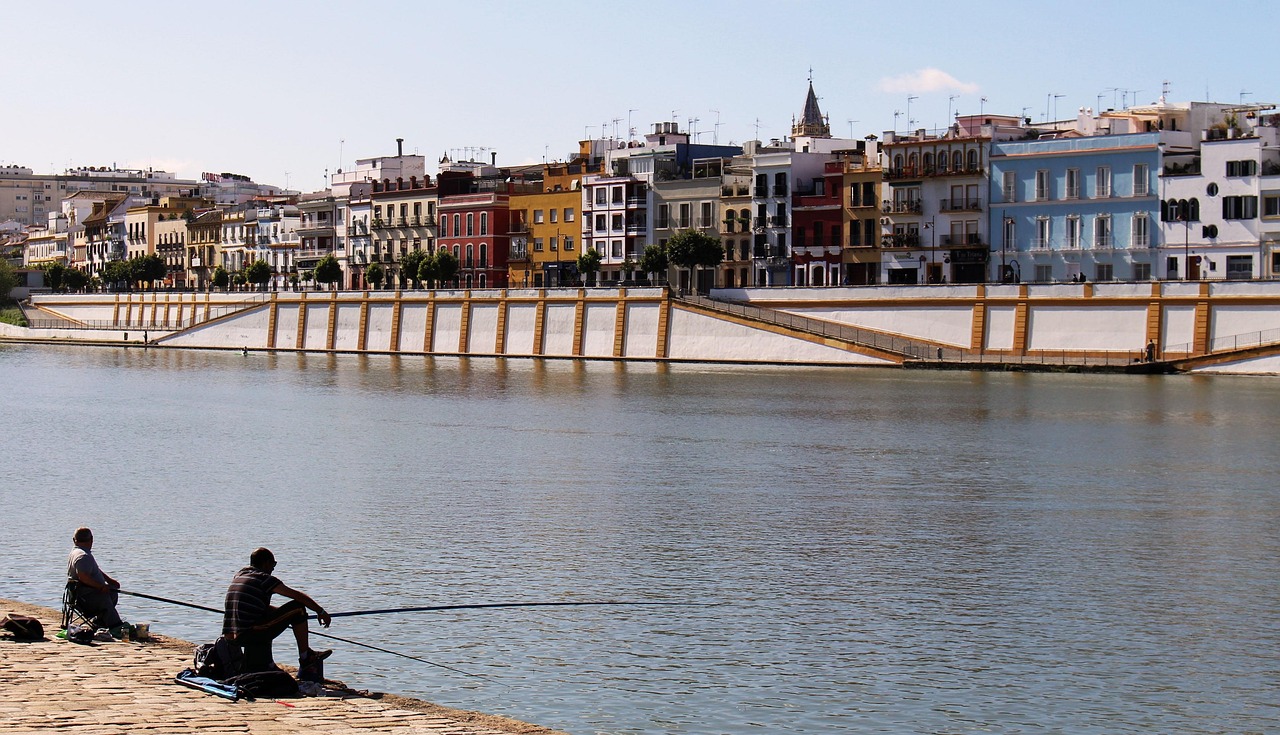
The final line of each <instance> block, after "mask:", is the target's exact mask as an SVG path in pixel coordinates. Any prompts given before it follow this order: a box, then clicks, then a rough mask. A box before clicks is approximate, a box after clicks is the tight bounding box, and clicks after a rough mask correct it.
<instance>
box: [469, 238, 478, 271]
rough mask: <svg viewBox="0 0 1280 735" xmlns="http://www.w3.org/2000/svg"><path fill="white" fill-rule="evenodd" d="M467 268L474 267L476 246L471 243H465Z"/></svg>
mask: <svg viewBox="0 0 1280 735" xmlns="http://www.w3.org/2000/svg"><path fill="white" fill-rule="evenodd" d="M467 267H468V268H474V267H476V246H475V245H473V244H471V243H467Z"/></svg>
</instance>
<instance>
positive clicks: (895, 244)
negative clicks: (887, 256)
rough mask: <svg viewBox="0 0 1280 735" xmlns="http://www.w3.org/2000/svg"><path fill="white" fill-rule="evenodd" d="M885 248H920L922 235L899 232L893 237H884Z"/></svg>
mask: <svg viewBox="0 0 1280 735" xmlns="http://www.w3.org/2000/svg"><path fill="white" fill-rule="evenodd" d="M883 242H884V246H885V247H887V248H915V247H920V233H918V232H905V233H904V232H899V233H894V234H892V235H885V236H884V240H883Z"/></svg>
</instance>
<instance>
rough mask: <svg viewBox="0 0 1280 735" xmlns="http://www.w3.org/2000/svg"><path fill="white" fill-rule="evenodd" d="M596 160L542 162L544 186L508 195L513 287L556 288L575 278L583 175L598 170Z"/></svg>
mask: <svg viewBox="0 0 1280 735" xmlns="http://www.w3.org/2000/svg"><path fill="white" fill-rule="evenodd" d="M600 171H601V167H600V164H599V163H595V164H591V163H587V162H586V160H585V159H581V158H580V159H575V160H574V161H573V162H571V163H551V164H547V165H545V166H543V167H542V190H541V191H538V192H536V193H531V194H512V196H511V205H510V206H511V225H510V227H511V233H510V234H511V251H510V255H509V256H508V258H507V273H508V281H507V282H508V283H509V284H510V286H511V288H544V287H545V288H555V287H558V286H569V285H574V284H577V282H578V263H577V261H578V255H579V254H580V253H581V243H580V242H579V236H580V234H581V230H582V228H581V224H580V223H579V222H578V216H579V214H580V212H579V209H580V208H581V206H582V177H583V176H585V175H588V174H598V173H600Z"/></svg>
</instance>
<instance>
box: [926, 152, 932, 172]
mask: <svg viewBox="0 0 1280 735" xmlns="http://www.w3.org/2000/svg"><path fill="white" fill-rule="evenodd" d="M924 171H925V173H933V154H932V153H926V154H924Z"/></svg>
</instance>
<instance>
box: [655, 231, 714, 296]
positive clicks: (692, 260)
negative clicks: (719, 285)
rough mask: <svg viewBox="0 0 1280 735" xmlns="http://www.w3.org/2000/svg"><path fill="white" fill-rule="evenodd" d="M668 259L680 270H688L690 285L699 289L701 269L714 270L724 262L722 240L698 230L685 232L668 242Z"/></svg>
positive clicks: (678, 233)
mask: <svg viewBox="0 0 1280 735" xmlns="http://www.w3.org/2000/svg"><path fill="white" fill-rule="evenodd" d="M667 258H668V259H670V261H671V263H672V264H673V265H675V266H677V267H679V268H688V269H689V271H690V274H691V276H692V277H691V278H690V283H691V285H692V287H693V288H694V289H697V283H698V278H697V273H698V269H699V268H714V267H715V266H717V265H720V263H721V261H723V260H724V248H723V247H721V245H720V238H718V237H711V236H710V235H706V234H703V233H702V232H699V231H697V230H683V231H681V232H677V233H676V234H675V236H674V237H672V238H671V239H670V240H667Z"/></svg>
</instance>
